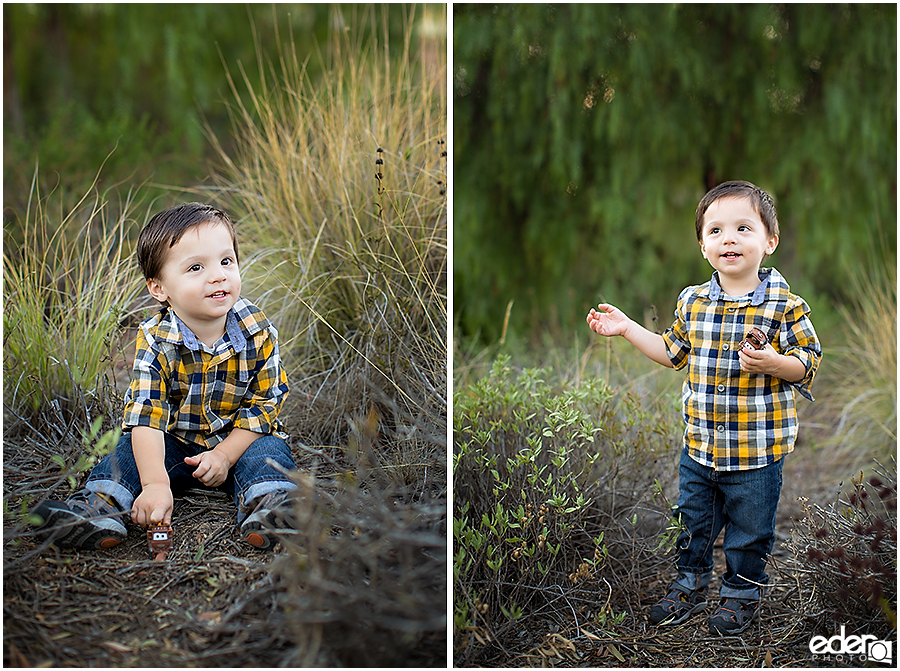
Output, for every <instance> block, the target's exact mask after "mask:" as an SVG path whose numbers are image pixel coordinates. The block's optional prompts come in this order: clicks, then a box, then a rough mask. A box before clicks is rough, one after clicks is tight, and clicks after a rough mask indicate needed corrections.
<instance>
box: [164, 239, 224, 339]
mask: <svg viewBox="0 0 900 671" xmlns="http://www.w3.org/2000/svg"><path fill="white" fill-rule="evenodd" d="M147 290H148V291H149V292H150V295H151V296H153V297H154V298H155V299H156V300H158V301H160V302H163V301H168V302H169V305H171V306H172V309H173V310H174V311H175V314H177V315H178V317H179V318H180V319H181V320H182V321H183V322H184V323H185V324H187V325H188V326H189V327H190V328H191V330H192V331H194V333H195V334H197V335H198V336H200V334H201V333H203V332H205V331H207V330H209V329H213V328H214V329H218V327H219V326H221V328H222V329H223V330H224V324H225V315H226V314H228V311H229V310H230V309H231V308H232V307H233V306H234V304H235V303H236V302H237V300H238V298H240V296H241V274H240V271H239V270H238V264H237V260H236V254H235V253H234V243H233V242H232V239H231V232H230V231H229V230H228V228H227V227H226V226H224V225H223V224H219V223H214V222H206V223H203V224H200V225H199V226H195V227H193V228H191V229H189V230H188V231H187V232H185V234H184V235H183V236H182V237H181V239H180V240H179V241H178V242H177V243H175V245H174V246H173V247H172V248H171V249H169V251H168V253H167V255H166V261H165V263H164V264H163V267H162V272H161V273H160V277H158V278H154V279H150V280H147Z"/></svg>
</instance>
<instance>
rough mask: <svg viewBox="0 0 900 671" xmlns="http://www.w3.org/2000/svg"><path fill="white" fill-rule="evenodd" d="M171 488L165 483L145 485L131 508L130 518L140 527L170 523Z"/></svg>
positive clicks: (172, 503) (171, 506) (172, 504)
mask: <svg viewBox="0 0 900 671" xmlns="http://www.w3.org/2000/svg"><path fill="white" fill-rule="evenodd" d="M173 506H174V500H173V499H172V490H171V489H170V488H169V485H167V484H149V485H145V486H144V488H143V489H142V490H141V493H140V495H139V496H138V497H137V498H136V499H135V500H134V505H133V506H132V508H131V520H132V521H133V522H134V523H135V524H137V525H139V526H142V527H147V526H150V525H151V524H152V525H156V524H159V523H160V522H162V523H163V524H171V523H172V508H173Z"/></svg>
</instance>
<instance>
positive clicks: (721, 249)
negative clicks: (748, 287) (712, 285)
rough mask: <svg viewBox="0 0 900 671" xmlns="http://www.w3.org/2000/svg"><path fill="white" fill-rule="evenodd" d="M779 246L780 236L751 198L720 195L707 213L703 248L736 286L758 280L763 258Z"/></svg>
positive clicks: (704, 219) (711, 263) (702, 242)
mask: <svg viewBox="0 0 900 671" xmlns="http://www.w3.org/2000/svg"><path fill="white" fill-rule="evenodd" d="M777 246H778V236H777V235H776V236H770V235H769V233H768V231H767V230H766V227H765V224H763V223H762V220H761V219H760V218H759V214H757V212H756V210H755V209H753V205H752V204H751V202H750V199H749V198H745V197H742V196H727V197H725V198H719V199H718V200H716V201H714V202H713V203H712V204H710V206H709V208H708V209H707V210H706V214H705V215H704V216H703V230H702V235H701V238H700V250H701V251H702V252H703V257H704V258H705V259H706V260H707V261H709V263H710V265H712V267H713V268H715V269H716V270H718V271H719V275H720V277H723V278H727V279H728V280H729V281H730V283H731V284H732V285H733V286H734V285H736V284H737V283H741V284H743V283H744V282H747V283H752V282H753V281H757V282H758V272H759V267H760V265H762V262H763V259H764V258H765V257H766V256H767V255H769V254H771V253H772V252H774V251H775V248H776V247H777ZM754 286H755V285H754Z"/></svg>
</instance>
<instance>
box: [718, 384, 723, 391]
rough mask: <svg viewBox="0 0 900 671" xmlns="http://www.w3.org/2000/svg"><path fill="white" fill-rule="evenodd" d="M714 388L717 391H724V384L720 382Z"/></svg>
mask: <svg viewBox="0 0 900 671" xmlns="http://www.w3.org/2000/svg"><path fill="white" fill-rule="evenodd" d="M716 389H718V390H719V391H725V385H724V384H720V385H719V386H718V387H716Z"/></svg>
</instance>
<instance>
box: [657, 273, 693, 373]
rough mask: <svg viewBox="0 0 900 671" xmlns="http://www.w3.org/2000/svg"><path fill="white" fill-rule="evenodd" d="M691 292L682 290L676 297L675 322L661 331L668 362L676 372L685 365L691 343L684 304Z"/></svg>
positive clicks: (689, 288) (687, 289)
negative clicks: (667, 353)
mask: <svg viewBox="0 0 900 671" xmlns="http://www.w3.org/2000/svg"><path fill="white" fill-rule="evenodd" d="M690 292H691V287H688V288H686V289H684V290H683V291H682V292H681V294H680V295H679V296H678V303H677V304H676V307H675V321H674V323H673V324H672V326H670V327H669V328H667V329H666V330H665V331H663V340H664V341H665V343H666V349H667V350H668V352H669V360H670V361H671V362H672V366H673V367H674V368H675V369H676V370H681V369H682V368H684V367H685V366H686V365H687V362H688V356H689V355H690V353H691V343H690V339H689V338H688V330H687V320H686V318H685V303H686V302H687V297H688V295H689V294H690Z"/></svg>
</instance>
